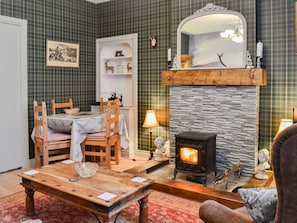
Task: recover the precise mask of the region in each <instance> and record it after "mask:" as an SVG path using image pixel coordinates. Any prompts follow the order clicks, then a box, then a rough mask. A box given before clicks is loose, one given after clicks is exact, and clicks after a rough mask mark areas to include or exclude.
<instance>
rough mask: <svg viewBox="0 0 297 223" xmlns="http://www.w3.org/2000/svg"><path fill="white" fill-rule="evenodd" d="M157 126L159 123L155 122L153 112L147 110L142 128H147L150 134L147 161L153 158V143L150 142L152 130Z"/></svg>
mask: <svg viewBox="0 0 297 223" xmlns="http://www.w3.org/2000/svg"><path fill="white" fill-rule="evenodd" d="M158 126H159V123H158V121H157V118H156V114H155V111H154V110H147V111H146V115H145V119H144V122H143V125H142V127H144V128H149V132H150V157H149V160H151V159H153V157H154V152H153V145H152V144H153V142H152V133H153V128H154V127H158Z"/></svg>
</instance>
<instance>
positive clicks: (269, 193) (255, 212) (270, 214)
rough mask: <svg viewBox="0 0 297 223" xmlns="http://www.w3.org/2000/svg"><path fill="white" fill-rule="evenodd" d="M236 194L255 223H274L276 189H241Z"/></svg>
mask: <svg viewBox="0 0 297 223" xmlns="http://www.w3.org/2000/svg"><path fill="white" fill-rule="evenodd" d="M238 192H239V194H240V196H241V198H242V199H243V200H244V203H245V207H246V209H247V210H248V212H249V214H250V215H251V216H252V218H253V219H254V221H255V222H257V223H260V222H267V223H268V222H274V218H275V212H276V203H277V191H276V188H241V189H239V190H238Z"/></svg>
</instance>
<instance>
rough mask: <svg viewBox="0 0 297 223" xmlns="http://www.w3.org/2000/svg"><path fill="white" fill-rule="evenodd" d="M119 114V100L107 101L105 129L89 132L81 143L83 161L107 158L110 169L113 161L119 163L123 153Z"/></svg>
mask: <svg viewBox="0 0 297 223" xmlns="http://www.w3.org/2000/svg"><path fill="white" fill-rule="evenodd" d="M119 116H120V103H119V100H116V101H115V102H111V101H109V102H107V110H106V127H105V131H103V132H98V133H92V134H89V135H88V136H87V138H86V139H85V140H84V142H83V143H82V145H81V148H82V153H83V161H86V158H93V157H96V161H98V162H99V161H102V160H105V162H106V166H107V168H109V169H110V168H111V161H115V163H116V164H119V160H120V155H121V146H120V134H119ZM112 152H113V153H114V154H113V155H112ZM91 160H92V159H91ZM99 165H100V164H99Z"/></svg>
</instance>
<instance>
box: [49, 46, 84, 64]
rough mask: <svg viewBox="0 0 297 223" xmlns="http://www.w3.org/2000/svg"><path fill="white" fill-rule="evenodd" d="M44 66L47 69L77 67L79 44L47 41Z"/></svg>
mask: <svg viewBox="0 0 297 223" xmlns="http://www.w3.org/2000/svg"><path fill="white" fill-rule="evenodd" d="M46 65H47V66H49V67H73V68H78V67H79V44H76V43H68V42H58V41H54V40H47V42H46Z"/></svg>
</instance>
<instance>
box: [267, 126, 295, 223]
mask: <svg viewBox="0 0 297 223" xmlns="http://www.w3.org/2000/svg"><path fill="white" fill-rule="evenodd" d="M271 161H272V168H273V173H274V178H275V184H276V188H277V209H276V216H275V223H293V222H297V193H296V188H297V165H296V162H297V124H295V125H293V126H290V127H288V128H286V129H285V130H283V131H282V132H281V133H280V134H279V135H278V136H277V137H276V139H275V140H274V143H273V145H272V152H271Z"/></svg>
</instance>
